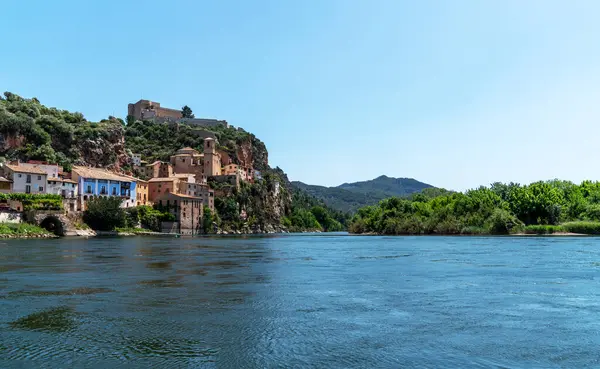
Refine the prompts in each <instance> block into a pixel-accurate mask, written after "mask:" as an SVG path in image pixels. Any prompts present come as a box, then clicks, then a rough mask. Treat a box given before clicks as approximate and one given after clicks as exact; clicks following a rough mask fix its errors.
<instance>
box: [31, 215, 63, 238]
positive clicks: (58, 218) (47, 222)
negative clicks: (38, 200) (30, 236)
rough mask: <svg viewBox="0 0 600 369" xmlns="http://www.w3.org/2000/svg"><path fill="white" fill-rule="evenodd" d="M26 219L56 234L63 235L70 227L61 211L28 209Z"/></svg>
mask: <svg viewBox="0 0 600 369" xmlns="http://www.w3.org/2000/svg"><path fill="white" fill-rule="evenodd" d="M26 219H27V221H29V222H31V223H34V224H36V225H38V226H40V227H42V228H44V229H46V230H48V231H50V232H52V233H54V234H55V235H57V236H64V235H65V233H66V232H67V231H68V230H70V229H71V228H72V225H71V221H70V220H69V218H67V216H66V215H65V214H64V213H63V212H61V211H39V210H38V211H30V212H27V214H26Z"/></svg>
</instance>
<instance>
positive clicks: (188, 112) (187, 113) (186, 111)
mask: <svg viewBox="0 0 600 369" xmlns="http://www.w3.org/2000/svg"><path fill="white" fill-rule="evenodd" d="M181 116H182V117H183V118H194V114H193V113H192V109H191V108H190V107H189V106H187V105H185V106H184V107H183V108H181Z"/></svg>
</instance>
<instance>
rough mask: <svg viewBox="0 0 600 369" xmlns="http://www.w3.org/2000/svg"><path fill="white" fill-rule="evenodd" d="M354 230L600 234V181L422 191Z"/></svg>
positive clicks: (368, 214) (361, 213)
mask: <svg viewBox="0 0 600 369" xmlns="http://www.w3.org/2000/svg"><path fill="white" fill-rule="evenodd" d="M349 229H350V231H351V232H354V233H378V234H509V233H517V232H525V233H531V234H551V233H556V232H572V233H583V234H600V182H591V181H585V182H583V183H582V184H581V185H576V184H573V183H572V182H568V181H560V180H552V181H545V182H535V183H532V184H530V185H526V186H523V185H519V184H515V183H510V184H503V183H498V182H497V183H494V184H492V185H491V186H490V187H480V188H478V189H475V190H470V191H467V192H465V193H452V192H445V191H444V190H429V191H423V192H422V193H420V194H415V195H413V196H411V198H408V199H400V198H390V199H386V200H382V201H381V202H379V204H378V205H375V206H367V207H363V208H361V209H359V210H358V212H357V213H356V215H355V216H354V218H353V219H352V222H351V224H350V227H349Z"/></svg>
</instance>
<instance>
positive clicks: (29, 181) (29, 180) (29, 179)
mask: <svg viewBox="0 0 600 369" xmlns="http://www.w3.org/2000/svg"><path fill="white" fill-rule="evenodd" d="M25 183H31V174H28V175H27V179H26V180H25Z"/></svg>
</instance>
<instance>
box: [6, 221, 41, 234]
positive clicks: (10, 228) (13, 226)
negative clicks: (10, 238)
mask: <svg viewBox="0 0 600 369" xmlns="http://www.w3.org/2000/svg"><path fill="white" fill-rule="evenodd" d="M48 233H50V232H48V231H46V230H45V229H43V228H41V227H38V226H36V225H33V224H28V223H0V234H3V235H5V234H8V235H45V234H48Z"/></svg>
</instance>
